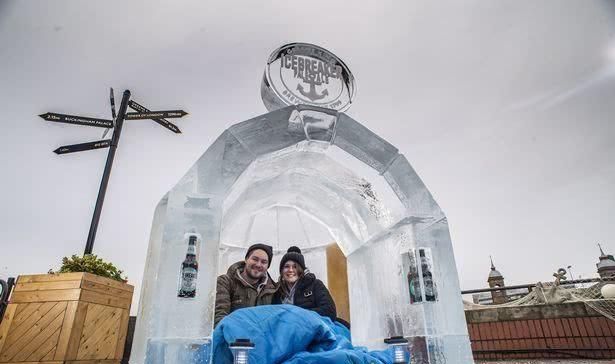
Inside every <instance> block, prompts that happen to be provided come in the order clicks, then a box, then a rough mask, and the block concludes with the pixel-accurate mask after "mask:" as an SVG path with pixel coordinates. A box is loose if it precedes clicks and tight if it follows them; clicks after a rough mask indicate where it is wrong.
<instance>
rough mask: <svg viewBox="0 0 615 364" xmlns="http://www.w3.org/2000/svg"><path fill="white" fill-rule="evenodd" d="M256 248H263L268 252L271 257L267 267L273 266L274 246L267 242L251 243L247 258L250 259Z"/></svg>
mask: <svg viewBox="0 0 615 364" xmlns="http://www.w3.org/2000/svg"><path fill="white" fill-rule="evenodd" d="M256 249H260V250H263V251H264V252H265V253H266V254H267V257H268V258H269V263H267V268H269V267H270V266H271V259H272V258H273V248H272V247H271V246H269V245H267V244H263V243H256V244H252V245H250V247H249V248H248V252H247V253H246V258H245V259H248V257H249V256H250V254H252V252H253V251H254V250H256Z"/></svg>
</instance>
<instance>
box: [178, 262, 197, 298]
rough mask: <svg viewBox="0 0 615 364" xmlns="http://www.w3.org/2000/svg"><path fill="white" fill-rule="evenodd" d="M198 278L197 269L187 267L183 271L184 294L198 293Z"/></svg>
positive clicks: (182, 289) (182, 288) (182, 287)
mask: <svg viewBox="0 0 615 364" xmlns="http://www.w3.org/2000/svg"><path fill="white" fill-rule="evenodd" d="M196 276H197V270H196V269H195V268H190V267H186V268H184V269H183V271H182V286H181V291H182V292H194V291H196Z"/></svg>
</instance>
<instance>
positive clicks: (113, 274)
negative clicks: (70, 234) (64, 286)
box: [58, 254, 128, 282]
mask: <svg viewBox="0 0 615 364" xmlns="http://www.w3.org/2000/svg"><path fill="white" fill-rule="evenodd" d="M73 272H87V273H92V274H96V275H97V276H101V277H107V278H111V279H115V280H116V281H120V282H126V281H127V279H128V278H127V277H122V273H123V271H121V270H119V269H117V268H116V267H115V266H114V265H113V263H107V262H105V261H103V260H102V259H101V258H98V257H97V256H96V255H93V254H86V255H84V256H83V257H81V256H78V255H73V256H71V257H70V258H68V257H64V258H62V266H61V267H60V270H59V271H58V273H73Z"/></svg>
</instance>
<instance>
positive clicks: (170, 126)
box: [128, 100, 181, 134]
mask: <svg viewBox="0 0 615 364" xmlns="http://www.w3.org/2000/svg"><path fill="white" fill-rule="evenodd" d="M128 106H129V107H130V108H131V109H133V110H135V111H138V112H140V113H148V112H150V110H149V109H147V108H146V107H144V106H142V105H140V104H138V103H136V102H134V101H132V100H130V101H128ZM152 120H154V121H155V122H157V123H158V124H160V125H162V126H164V127H165V128H167V129H169V130H171V131H172V132H174V133H177V134H179V133H181V130H179V128H178V127H177V125H175V124H173V123H171V122H170V121H168V120H165V119H152Z"/></svg>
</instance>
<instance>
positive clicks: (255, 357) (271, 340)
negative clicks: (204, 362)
mask: <svg viewBox="0 0 615 364" xmlns="http://www.w3.org/2000/svg"><path fill="white" fill-rule="evenodd" d="M236 339H250V341H252V342H253V343H254V345H255V347H254V349H253V350H250V352H249V355H250V356H249V358H250V364H282V363H283V364H346V363H351V364H392V363H393V352H392V350H384V351H371V352H368V351H366V350H365V349H362V348H355V347H354V346H353V345H352V343H351V341H350V331H348V329H347V328H346V327H344V326H343V325H341V324H339V323H337V322H335V323H334V322H332V321H331V320H330V319H329V318H327V317H323V316H320V315H319V314H317V313H316V312H313V311H309V310H305V309H303V308H300V307H297V306H293V305H269V306H257V307H250V308H244V309H240V310H237V311H235V312H233V313H232V314H230V315H228V316H227V317H225V318H224V319H223V320H222V321H220V323H219V324H218V326H217V327H216V330H215V331H214V334H213V342H212V350H213V363H214V364H232V363H233V355H232V353H231V351H230V349H229V344H230V343H232V342H234V341H235V340H236Z"/></svg>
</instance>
